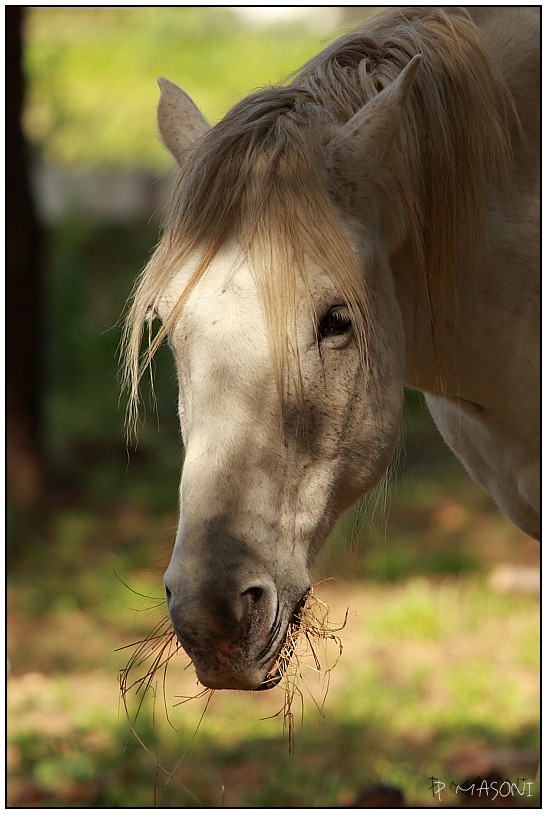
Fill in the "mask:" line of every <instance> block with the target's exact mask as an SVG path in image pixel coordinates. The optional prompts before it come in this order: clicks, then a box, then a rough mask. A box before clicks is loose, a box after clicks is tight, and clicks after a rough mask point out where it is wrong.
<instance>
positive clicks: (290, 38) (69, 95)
mask: <svg viewBox="0 0 547 814" xmlns="http://www.w3.org/2000/svg"><path fill="white" fill-rule="evenodd" d="M317 13H319V14H320V13H321V11H320V10H318V12H317ZM325 36H326V34H325V33H323V34H319V33H318V32H317V31H315V32H313V33H312V32H310V30H309V29H308V28H307V27H305V26H303V25H294V24H293V25H290V26H288V25H284V26H278V25H272V26H270V27H268V28H267V29H265V28H258V29H252V30H249V28H248V27H247V26H245V25H244V24H242V23H241V22H240V21H239V19H238V18H237V17H236V16H235V15H234V13H233V12H232V11H230V10H229V9H226V8H222V7H209V8H200V7H161V8H155V7H142V8H136V7H134V8H98V7H95V8H92V7H91V8H89V7H87V8H84V7H82V8H59V7H57V8H55V7H51V8H47V7H46V8H31V9H30V10H29V13H28V27H27V51H26V68H27V73H28V77H29V80H30V97H29V106H28V110H27V114H26V119H25V124H26V130H27V133H28V136H29V138H30V140H31V141H32V142H33V143H34V144H35V145H37V147H39V148H40V150H41V151H42V153H43V156H44V158H45V159H46V160H47V161H48V162H50V163H57V164H68V165H77V166H78V167H79V168H89V167H97V166H101V167H104V166H107V165H110V166H112V165H115V166H121V167H140V168H148V169H153V170H162V169H165V168H166V167H167V166H168V165H169V162H168V158H167V157H166V155H165V151H164V150H163V149H162V148H161V147H160V144H159V141H158V138H157V135H156V123H155V116H154V110H155V108H156V104H157V100H158V88H157V86H156V83H155V79H156V77H158V76H167V77H168V78H169V79H172V80H173V81H174V82H176V83H177V84H179V85H181V86H182V87H183V89H184V90H185V91H186V92H187V93H188V94H189V95H190V96H191V97H192V98H193V99H194V100H195V102H196V104H197V105H198V107H200V109H201V110H202V111H203V113H204V115H205V116H206V118H208V119H209V121H211V122H213V123H214V122H216V121H218V119H220V118H221V116H222V115H223V114H224V113H225V112H226V110H227V109H228V108H229V107H231V106H232V105H233V104H234V103H235V102H236V101H237V100H238V99H240V98H241V97H242V96H243V95H245V94H246V93H248V92H250V91H251V90H252V89H253V88H255V87H259V86H262V85H267V84H270V83H274V82H279V81H281V80H282V79H283V78H284V77H285V76H286V75H288V74H289V73H291V72H292V71H294V70H295V69H296V68H298V67H299V66H300V65H301V64H302V63H303V62H305V61H306V59H308V58H309V57H310V56H312V55H313V54H314V53H316V52H317V51H318V50H320V47H321V45H322V41H323V40H324V39H325Z"/></svg>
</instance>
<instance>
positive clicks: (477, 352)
mask: <svg viewBox="0 0 547 814" xmlns="http://www.w3.org/2000/svg"><path fill="white" fill-rule="evenodd" d="M508 204H509V202H508V201H507V199H505V198H503V197H502V196H496V195H495V194H493V195H492V202H491V206H490V208H489V211H488V213H487V215H486V219H485V224H484V226H485V234H484V250H483V251H482V252H479V253H478V254H477V256H476V262H474V263H473V262H471V263H469V264H462V266H461V267H460V268H459V269H458V275H457V278H456V282H455V286H454V298H452V295H451V294H449V295H448V296H447V297H446V300H445V307H444V311H443V314H442V317H441V319H438V321H437V330H436V340H435V341H434V340H433V332H432V329H431V319H430V313H429V304H428V297H427V292H426V291H425V290H424V287H423V286H420V283H419V282H418V283H417V282H416V280H417V274H418V271H417V269H416V267H415V265H414V259H413V257H412V253H411V252H410V251H409V249H408V246H406V245H403V247H402V248H401V249H400V250H399V251H397V252H395V253H394V255H393V257H392V270H393V275H394V281H395V289H396V295H397V299H398V302H399V306H400V308H401V312H402V316H403V322H404V327H405V334H406V343H407V379H406V384H407V385H408V386H410V387H414V388H416V389H419V390H423V391H425V392H429V393H435V394H438V395H448V396H450V397H455V398H458V397H461V398H464V399H466V398H467V399H469V400H471V401H473V400H477V401H481V400H483V401H484V400H486V401H488V400H489V399H499V398H503V397H504V390H505V389H507V390H509V388H512V387H513V386H515V378H516V377H517V378H520V381H521V382H522V386H524V387H525V386H526V381H525V379H526V375H527V373H526V370H528V369H529V367H530V359H531V358H532V359H533V357H534V354H535V349H536V345H537V344H538V343H537V332H538V330H539V325H538V321H539V292H538V286H539V280H538V273H537V272H538V265H539V257H538V247H539V234H538V198H537V194H536V191H534V190H531V189H530V188H527V189H525V190H523V191H522V192H521V194H520V196H518V197H515V198H513V199H512V200H511V206H509V205H508ZM418 279H419V275H418ZM451 287H452V281H447V285H446V289H447V291H450V289H451ZM455 302H456V303H457V307H455V305H454V303H455Z"/></svg>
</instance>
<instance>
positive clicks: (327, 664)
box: [119, 588, 349, 778]
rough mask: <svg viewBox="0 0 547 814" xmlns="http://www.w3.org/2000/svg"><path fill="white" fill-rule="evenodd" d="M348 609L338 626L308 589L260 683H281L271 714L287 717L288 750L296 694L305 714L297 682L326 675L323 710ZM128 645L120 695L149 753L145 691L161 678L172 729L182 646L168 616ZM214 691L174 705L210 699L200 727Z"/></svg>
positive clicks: (291, 745)
mask: <svg viewBox="0 0 547 814" xmlns="http://www.w3.org/2000/svg"><path fill="white" fill-rule="evenodd" d="M348 612H349V611H346V615H345V618H344V621H343V622H342V623H341V624H340V625H338V626H337V625H334V624H332V623H331V622H330V621H329V618H328V617H329V608H328V605H327V604H326V603H325V602H323V601H322V600H321V599H319V598H318V597H317V596H316V594H315V592H314V589H313V588H310V590H309V591H308V593H307V594H306V595H305V597H304V598H303V600H302V602H301V603H300V606H299V608H297V609H296V611H295V613H294V615H293V618H292V620H291V622H290V624H289V627H288V630H287V635H286V638H285V642H284V644H283V646H282V648H281V650H280V653H279V655H278V657H277V660H276V664H275V666H274V669H273V671H272V672H271V673H270V674H269V676H268V677H267V678H266V679H265V681H264V685H265V686H264V687H262V688H261V689H270V688H274V687H276V686H277V687H279V688H280V690H281V691H282V692H283V694H284V699H283V706H282V708H281V709H280V710H279V711H278V712H276V713H275V714H274V715H271V716H268V717H269V718H275V717H281V716H282V717H283V731H284V734H285V736H286V738H287V742H288V748H289V752H290V753H291V752H292V751H293V748H294V738H295V713H294V711H293V708H294V702H295V698H296V699H298V702H299V704H300V719H301V724H302V722H303V715H304V695H303V692H302V690H301V689H300V687H299V684H300V683H301V682H302V681H303V682H304V684H307V682H306V677H307V673H308V674H309V671H310V670H311V671H312V672H313V673H315V675H316V676H318V677H322V678H323V687H322V690H321V696H322V697H321V699H320V700H319V701H318V700H317V699H316V698H315V697H314V695H313V694H312V692H311V691H309V694H310V696H311V698H312V700H313V702H314V704H315V706H316V707H317V709H318V710H319V712H320V713H321V714H322V710H323V706H324V703H325V699H326V697H327V694H328V688H329V679H330V673H331V671H332V670H333V669H334V667H335V666H336V664H337V662H338V659H339V658H340V656H341V655H342V641H341V639H340V637H339V636H338V633H339V632H340V631H341V630H343V628H344V627H345V626H346V622H347V618H348ZM329 643H331V644H332V645H333V647H334V657H333V656H332V655H331V653H332V649H333V648H332V647H329ZM128 648H133V652H132V655H131V657H130V659H129V661H128V663H127V665H126V667H125V668H124V669H123V670H121V671H120V675H119V683H120V696H121V700H122V704H123V707H124V710H125V713H126V715H127V717H128V719H129V721H130V723H131V730H132V732H133V734H134V735H135V737H136V738H137V740H138V741H139V743H140V744H141V745H142V746H143V748H144V749H145V750H146V751H147V752H149V753H150V751H149V749H148V748H147V747H146V745H145V744H144V743H143V741H142V739H141V738H140V736H139V735H138V733H137V731H136V722H137V718H138V716H139V713H140V711H141V708H142V705H143V703H144V699H145V698H146V696H147V694H148V693H149V692H151V693H152V694H153V695H154V697H155V696H156V690H157V686H158V679H159V680H160V683H161V687H162V690H163V706H164V711H165V715H166V719H167V721H168V723H169V724H170V725H171V726H172V727H173V729H174V728H175V727H174V726H173V724H172V722H171V720H170V717H169V710H168V707H167V693H166V689H165V688H166V675H167V668H168V666H169V663H170V661H171V659H172V658H173V657H174V656H176V655H177V654H178V653H181V652H184V651H183V649H182V647H181V645H180V643H179V641H178V638H177V635H176V633H175V631H174V630H173V627H172V625H171V622H170V620H169V619H164V620H163V621H162V622H161V623H160V624H159V625H157V626H156V627H155V628H154V630H153V631H152V632H151V633H150V634H149V635H148V636H146V637H145V638H144V639H142V640H141V641H138V642H133V643H132V644H129V645H126V646H125V647H122V648H120V650H125V649H128ZM329 650H330V651H331V652H329ZM191 664H192V662H191V661H190V660H189V662H188V665H187V666H188V667H190V665H191ZM308 690H309V687H308ZM131 692H134V693H135V695H136V696H137V697H138V699H139V700H138V706H137V711H136V713H135V714H134V715H131V714H130V712H129V708H128V695H129V694H130V693H131ZM214 692H215V690H211V689H208V688H203V689H202V690H201V691H199V692H198V693H196V694H195V695H193V696H188V697H183V698H182V699H181V700H179V701H178V702H177V703H175V704H174V706H179V705H181V704H184V703H187V702H188V701H192V700H195V699H198V698H200V699H203V698H206V699H207V701H206V705H205V708H204V710H203V713H202V716H201V718H200V721H199V723H198V727H197V729H199V725H200V724H201V721H202V720H203V716H204V715H205V712H206V711H207V709H208V706H209V702H210V700H211V697H212V695H213V693H214ZM197 729H196V732H195V733H194V737H195V734H196V733H197ZM192 740H193V738H192ZM150 754H151V753H150ZM177 765H178V764H177ZM159 768H162V770H163V771H164V772H165V773H166V774H167V775H168V776H169V777H170V778H171V777H172V776H173V772H174V771H175V770H174V769H173V770H172V771H171V772H169V771H168V770H167V769H163V767H159ZM175 768H176V767H175Z"/></svg>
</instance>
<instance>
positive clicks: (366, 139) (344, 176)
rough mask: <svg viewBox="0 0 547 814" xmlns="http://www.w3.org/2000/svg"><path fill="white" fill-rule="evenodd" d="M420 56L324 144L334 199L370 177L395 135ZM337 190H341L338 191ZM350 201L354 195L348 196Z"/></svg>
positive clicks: (414, 58)
mask: <svg viewBox="0 0 547 814" xmlns="http://www.w3.org/2000/svg"><path fill="white" fill-rule="evenodd" d="M421 61H422V57H421V56H420V55H419V54H417V55H416V56H415V57H413V58H412V59H411V60H410V62H409V63H408V65H406V66H405V68H404V69H403V70H402V71H401V73H400V74H399V76H398V77H397V78H396V79H394V80H393V82H392V83H391V84H390V85H388V86H387V87H386V88H384V89H383V90H382V91H381V92H380V93H379V94H378V95H377V96H375V97H374V99H371V101H370V102H367V104H366V105H365V106H364V107H362V108H361V109H360V110H358V111H357V113H356V114H355V115H354V116H353V117H352V118H351V119H350V120H349V121H348V122H346V124H344V125H343V126H342V127H340V128H339V129H338V130H337V131H336V132H335V133H334V135H333V136H332V137H331V139H330V140H329V142H328V143H327V145H326V150H325V156H326V166H327V171H328V173H329V176H330V178H331V182H332V184H333V187H334V188H335V190H336V194H337V197H338V196H340V195H342V198H343V197H344V188H347V189H348V191H351V190H355V184H356V181H360V180H364V179H365V178H367V177H374V174H375V173H376V174H377V172H378V169H379V167H380V166H381V164H382V161H383V159H384V156H385V154H386V152H387V149H388V147H389V145H390V144H391V142H392V141H393V139H394V138H395V136H396V135H397V133H398V131H399V128H400V126H401V122H402V114H403V111H404V107H405V103H406V100H407V97H408V93H409V90H410V88H411V86H412V83H413V81H414V77H415V75H416V71H417V70H418V68H419V65H420V62H421ZM340 187H341V188H340ZM349 197H350V199H353V197H354V194H350V196H349Z"/></svg>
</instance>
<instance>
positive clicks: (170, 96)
mask: <svg viewBox="0 0 547 814" xmlns="http://www.w3.org/2000/svg"><path fill="white" fill-rule="evenodd" d="M158 85H159V86H160V90H161V97H160V101H159V104H158V126H159V128H160V133H161V138H162V141H163V143H164V144H165V146H166V147H167V149H168V150H169V152H170V153H171V154H172V155H173V156H174V158H175V159H176V160H177V161H178V162H179V163H180V160H181V156H182V154H183V153H184V151H185V150H186V149H187V148H188V147H190V146H191V145H192V144H193V143H194V141H196V139H198V138H199V137H200V136H202V135H203V134H204V133H206V132H207V130H209V125H208V124H207V122H206V121H205V119H204V118H203V116H202V114H201V113H200V111H199V110H198V109H197V107H196V106H195V104H194V103H193V101H192V100H191V99H190V97H189V96H188V94H187V93H185V92H184V91H183V90H181V89H180V88H179V87H178V85H175V83H174V82H170V81H169V79H164V78H163V77H161V78H160V79H158Z"/></svg>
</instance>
